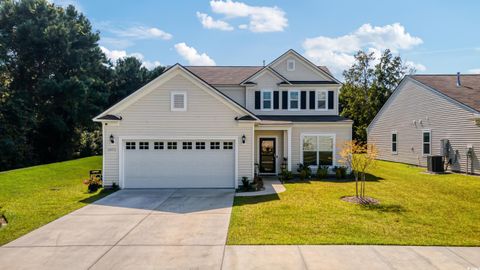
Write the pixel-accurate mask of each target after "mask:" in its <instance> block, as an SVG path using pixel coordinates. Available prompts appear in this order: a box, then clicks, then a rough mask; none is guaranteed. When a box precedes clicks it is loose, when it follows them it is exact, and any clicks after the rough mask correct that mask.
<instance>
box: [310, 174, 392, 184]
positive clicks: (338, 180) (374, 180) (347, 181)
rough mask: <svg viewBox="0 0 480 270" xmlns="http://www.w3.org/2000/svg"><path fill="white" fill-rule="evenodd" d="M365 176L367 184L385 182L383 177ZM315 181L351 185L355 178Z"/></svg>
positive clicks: (332, 178) (331, 178) (330, 178)
mask: <svg viewBox="0 0 480 270" xmlns="http://www.w3.org/2000/svg"><path fill="white" fill-rule="evenodd" d="M365 176H366V177H365V181H366V182H380V181H381V180H385V179H384V178H382V177H379V176H376V175H373V174H369V173H367V174H366V175H365ZM313 181H322V182H332V183H349V182H355V178H354V177H353V176H348V177H347V178H346V179H337V178H334V177H329V178H325V179H318V180H317V179H315V180H313ZM358 181H360V179H358Z"/></svg>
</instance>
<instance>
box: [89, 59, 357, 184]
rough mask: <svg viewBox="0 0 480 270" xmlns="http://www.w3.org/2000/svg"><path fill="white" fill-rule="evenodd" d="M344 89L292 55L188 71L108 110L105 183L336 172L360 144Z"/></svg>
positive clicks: (176, 69) (175, 69)
mask: <svg viewBox="0 0 480 270" xmlns="http://www.w3.org/2000/svg"><path fill="white" fill-rule="evenodd" d="M340 86H341V83H340V82H339V81H338V80H337V79H335V78H334V77H333V76H332V74H330V72H329V71H328V69H327V68H326V67H319V66H316V65H314V64H313V63H311V62H310V61H308V60H307V59H305V58H304V57H302V56H301V55H300V54H298V53H297V52H295V51H293V50H289V51H287V52H286V53H284V54H283V55H281V56H280V57H279V58H277V59H276V60H274V61H273V62H271V63H270V64H268V65H266V66H209V67H206V66H182V65H180V64H176V65H174V66H172V67H170V68H169V69H168V70H166V71H165V72H164V73H163V74H162V75H160V76H159V77H158V78H156V79H154V80H153V81H151V82H150V83H148V84H147V85H145V86H143V87H142V88H140V89H139V90H137V91H136V92H134V93H133V94H131V95H130V96H128V97H126V98H125V99H124V100H122V101H120V102H119V103H117V104H116V105H114V106H113V107H111V108H110V109H108V110H106V111H105V112H103V113H102V114H100V115H99V116H97V117H95V119H94V121H98V122H101V123H102V127H103V146H104V147H103V157H104V158H103V174H104V175H103V176H104V185H106V186H109V185H112V184H113V183H117V184H118V185H119V186H120V187H121V188H179V187H180V188H200V187H209V188H233V187H237V186H238V182H239V179H241V178H242V177H243V176H246V177H248V178H250V179H252V178H253V176H254V173H255V171H256V170H257V171H258V173H260V174H264V175H276V174H278V173H280V172H281V169H282V168H285V169H288V170H292V171H295V170H296V167H297V164H298V163H305V164H308V165H311V166H312V167H314V169H315V167H317V166H319V165H328V166H335V165H337V164H338V161H339V155H338V154H339V149H340V147H341V145H342V144H343V143H344V142H345V141H347V140H351V136H352V121H351V120H348V119H345V118H343V117H341V116H339V112H338V93H339V89H340Z"/></svg>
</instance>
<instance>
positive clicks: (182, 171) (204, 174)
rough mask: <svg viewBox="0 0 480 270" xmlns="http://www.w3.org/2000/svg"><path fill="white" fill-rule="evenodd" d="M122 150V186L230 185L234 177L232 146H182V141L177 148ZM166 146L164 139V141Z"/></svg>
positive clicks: (232, 185) (150, 144) (152, 143)
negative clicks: (189, 147)
mask: <svg viewBox="0 0 480 270" xmlns="http://www.w3.org/2000/svg"><path fill="white" fill-rule="evenodd" d="M139 142H140V141H137V142H136V149H133V150H128V149H126V150H125V154H124V155H125V158H124V166H125V167H124V168H125V187H126V188H206V187H211V188H232V187H234V178H235V157H234V150H233V149H223V141H220V142H221V143H220V148H221V149H215V150H213V149H209V148H210V142H209V141H206V143H205V145H206V148H207V149H195V141H193V149H188V150H186V149H182V141H178V142H177V147H178V148H179V149H153V145H154V141H148V142H149V149H148V150H144V149H139ZM164 145H165V148H167V143H166V141H165V143H164Z"/></svg>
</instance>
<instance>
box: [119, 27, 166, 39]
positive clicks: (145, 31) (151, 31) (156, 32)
mask: <svg viewBox="0 0 480 270" xmlns="http://www.w3.org/2000/svg"><path fill="white" fill-rule="evenodd" d="M110 32H112V33H114V34H116V35H118V36H120V37H127V38H134V39H157V38H159V39H163V40H170V39H172V34H169V33H167V32H165V31H163V30H160V29H158V28H156V27H146V26H135V27H129V28H126V29H110Z"/></svg>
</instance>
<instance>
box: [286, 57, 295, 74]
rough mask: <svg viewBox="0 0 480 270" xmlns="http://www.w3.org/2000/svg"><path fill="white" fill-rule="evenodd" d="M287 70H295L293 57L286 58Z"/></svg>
mask: <svg viewBox="0 0 480 270" xmlns="http://www.w3.org/2000/svg"><path fill="white" fill-rule="evenodd" d="M287 71H295V60H293V59H288V60H287Z"/></svg>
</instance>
